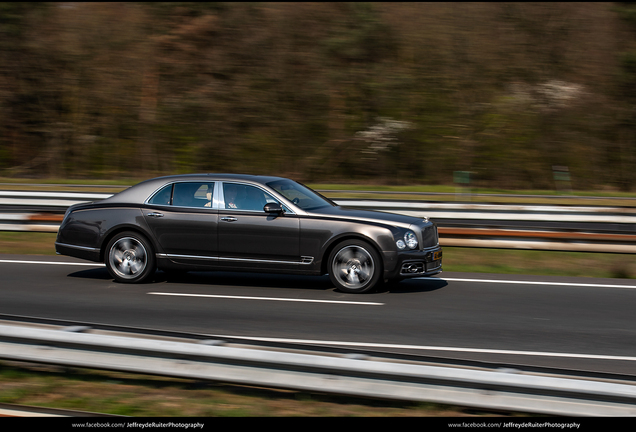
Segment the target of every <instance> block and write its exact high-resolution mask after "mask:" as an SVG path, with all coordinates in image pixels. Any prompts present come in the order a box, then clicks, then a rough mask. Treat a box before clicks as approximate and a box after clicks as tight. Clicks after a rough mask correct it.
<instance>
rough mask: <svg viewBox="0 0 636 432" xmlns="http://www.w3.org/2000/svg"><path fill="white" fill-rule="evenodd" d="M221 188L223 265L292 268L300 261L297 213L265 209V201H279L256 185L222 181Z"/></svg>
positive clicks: (219, 236) (220, 215) (221, 258)
mask: <svg viewBox="0 0 636 432" xmlns="http://www.w3.org/2000/svg"><path fill="white" fill-rule="evenodd" d="M220 192H221V198H220V208H219V225H218V245H219V264H220V265H222V266H224V267H236V268H256V269H264V270H266V269H278V270H280V269H284V270H290V269H294V268H297V267H298V266H299V264H301V261H302V260H301V257H300V254H299V238H300V232H299V231H300V227H299V220H298V217H297V216H296V215H295V214H293V213H292V212H291V211H289V209H286V210H287V211H286V212H284V213H266V212H265V211H264V210H263V207H264V206H265V204H267V203H272V202H278V203H280V201H279V200H277V199H276V198H275V197H274V196H273V195H272V194H270V193H269V192H268V191H266V190H265V189H264V188H261V187H258V186H255V185H250V184H244V183H240V182H223V186H222V189H221V190H220ZM281 204H282V203H281Z"/></svg>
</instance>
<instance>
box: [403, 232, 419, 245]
mask: <svg viewBox="0 0 636 432" xmlns="http://www.w3.org/2000/svg"><path fill="white" fill-rule="evenodd" d="M404 241H405V242H406V245H407V246H408V248H409V249H416V248H417V236H416V235H415V233H414V232H413V231H407V232H406V234H404Z"/></svg>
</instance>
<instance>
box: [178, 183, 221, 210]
mask: <svg viewBox="0 0 636 432" xmlns="http://www.w3.org/2000/svg"><path fill="white" fill-rule="evenodd" d="M213 192H214V183H200V182H192V183H189V182H188V183H185V182H184V183H175V184H174V190H173V192H172V205H173V206H180V207H212V195H213Z"/></svg>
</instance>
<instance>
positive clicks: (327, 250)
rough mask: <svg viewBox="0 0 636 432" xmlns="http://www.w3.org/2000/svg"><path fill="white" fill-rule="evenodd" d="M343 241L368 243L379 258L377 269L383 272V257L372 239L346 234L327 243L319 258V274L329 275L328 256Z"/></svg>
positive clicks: (361, 235)
mask: <svg viewBox="0 0 636 432" xmlns="http://www.w3.org/2000/svg"><path fill="white" fill-rule="evenodd" d="M345 240H361V241H363V242H365V243H368V244H369V245H370V246H371V247H372V248H373V249H374V250H375V252H376V253H377V254H378V256H379V257H380V260H381V262H380V263H379V264H380V267H379V268H380V270H381V271H384V257H383V255H382V249H381V248H380V247H379V246H378V244H377V243H376V242H375V241H374V240H373V239H372V238H369V237H367V236H365V235H363V234H354V233H348V234H343V235H341V236H338V237H334V238H333V239H331V240H330V241H329V243H328V244H327V246H326V247H325V249H324V252H323V254H322V256H321V264H320V272H321V274H327V273H329V255H331V252H332V251H333V250H334V249H335V247H336V246H337V245H338V244H340V243H342V242H343V241H345Z"/></svg>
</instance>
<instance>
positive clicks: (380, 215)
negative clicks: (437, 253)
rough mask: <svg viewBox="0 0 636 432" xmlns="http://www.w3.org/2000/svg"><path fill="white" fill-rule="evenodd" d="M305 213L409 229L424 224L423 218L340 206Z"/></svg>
mask: <svg viewBox="0 0 636 432" xmlns="http://www.w3.org/2000/svg"><path fill="white" fill-rule="evenodd" d="M307 213H308V214H309V215H314V216H318V217H332V218H337V219H348V220H352V221H366V222H374V223H382V224H389V225H394V226H399V227H402V228H410V227H411V225H421V224H422V223H426V222H425V220H424V218H416V217H413V216H405V215H400V214H395V213H385V212H381V211H375V210H359V209H355V208H349V207H341V206H335V207H322V208H319V209H316V210H313V211H310V212H307Z"/></svg>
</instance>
